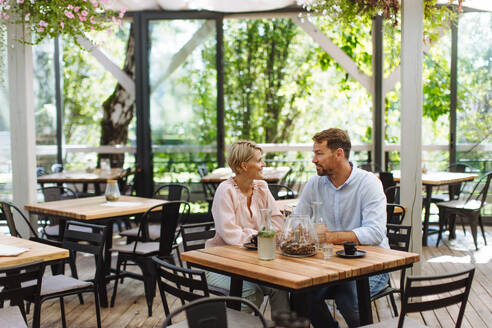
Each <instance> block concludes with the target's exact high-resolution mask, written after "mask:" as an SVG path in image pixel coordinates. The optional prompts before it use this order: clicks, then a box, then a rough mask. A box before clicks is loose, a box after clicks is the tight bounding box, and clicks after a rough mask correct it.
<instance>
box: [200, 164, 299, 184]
mask: <svg viewBox="0 0 492 328" xmlns="http://www.w3.org/2000/svg"><path fill="white" fill-rule="evenodd" d="M289 171H290V167H287V166H279V167H264V168H263V180H265V181H266V182H272V183H278V182H279V181H280V180H282V179H283V178H284V177H285V176H286V175H287V173H289ZM232 176H234V173H233V172H232V170H231V169H230V168H228V167H222V168H218V169H215V170H213V171H212V172H211V173H209V174H207V175H206V176H204V177H203V178H201V180H200V182H211V183H219V182H222V181H224V180H227V179H229V178H230V177H232Z"/></svg>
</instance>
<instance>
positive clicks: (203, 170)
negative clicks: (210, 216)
mask: <svg viewBox="0 0 492 328" xmlns="http://www.w3.org/2000/svg"><path fill="white" fill-rule="evenodd" d="M198 174H199V175H200V178H203V177H204V176H206V175H207V174H208V168H207V166H206V165H205V164H202V165H199V166H198ZM202 188H203V195H204V196H205V201H206V202H207V203H208V213H211V210H212V203H213V201H214V196H215V189H217V185H216V184H213V183H208V182H202Z"/></svg>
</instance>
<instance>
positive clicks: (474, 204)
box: [436, 171, 492, 250]
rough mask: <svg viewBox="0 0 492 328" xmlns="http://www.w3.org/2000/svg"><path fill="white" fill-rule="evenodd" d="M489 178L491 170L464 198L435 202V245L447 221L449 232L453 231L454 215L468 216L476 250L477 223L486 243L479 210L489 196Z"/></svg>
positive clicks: (491, 177) (439, 239) (491, 174)
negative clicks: (436, 218)
mask: <svg viewBox="0 0 492 328" xmlns="http://www.w3.org/2000/svg"><path fill="white" fill-rule="evenodd" d="M491 179H492V171H490V172H488V173H486V174H484V175H483V176H482V177H481V178H480V179H479V181H478V182H477V183H476V185H475V187H474V188H473V190H472V192H471V193H470V194H469V195H468V196H467V197H466V198H464V197H462V198H461V199H455V200H451V201H448V202H441V203H437V204H436V205H437V207H438V208H439V234H438V237H437V242H436V246H439V242H440V241H441V238H442V233H443V232H444V230H445V226H447V225H448V223H449V231H450V234H452V233H453V231H454V226H455V221H456V217H460V218H461V219H462V220H463V219H465V218H468V223H469V224H470V228H471V232H472V236H473V241H474V243H475V248H476V249H477V250H478V242H477V225H478V224H480V229H481V230H482V236H483V240H484V242H485V245H487V239H486V237H485V231H484V228H483V221H482V214H481V211H482V208H483V206H484V205H485V202H486V200H487V198H488V197H490V188H489V187H490V180H491ZM448 221H449V222H448Z"/></svg>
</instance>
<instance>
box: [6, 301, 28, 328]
mask: <svg viewBox="0 0 492 328" xmlns="http://www.w3.org/2000/svg"><path fill="white" fill-rule="evenodd" d="M0 322H1V323H2V327H8V328H27V325H26V322H25V321H24V318H23V317H22V313H21V311H20V310H19V307H17V306H4V307H3V308H1V309H0Z"/></svg>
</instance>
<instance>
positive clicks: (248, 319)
mask: <svg viewBox="0 0 492 328" xmlns="http://www.w3.org/2000/svg"><path fill="white" fill-rule="evenodd" d="M228 302H241V303H244V304H246V305H247V306H248V307H250V308H251V309H253V312H254V314H255V315H254V316H253V315H249V314H247V313H243V312H239V311H235V312H232V311H230V310H229V309H228V308H226V303H228ZM183 311H185V312H186V321H187V327H188V328H203V327H214V328H227V327H235V326H236V324H238V323H241V327H258V326H260V327H264V328H267V327H272V326H270V325H269V324H268V323H267V321H266V319H265V317H264V316H263V314H262V313H261V311H260V310H259V309H258V308H257V307H256V306H255V305H254V304H253V303H251V302H250V301H248V300H247V299H244V298H240V297H232V296H222V297H207V298H200V299H197V300H194V301H193V302H190V303H188V304H186V305H184V306H182V307H180V308H179V309H177V310H175V311H173V312H172V313H171V314H170V315H169V316H167V317H166V320H164V323H163V324H162V327H163V328H164V327H170V326H169V324H170V322H171V319H172V318H173V317H175V316H176V315H177V314H179V313H181V312H183Z"/></svg>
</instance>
